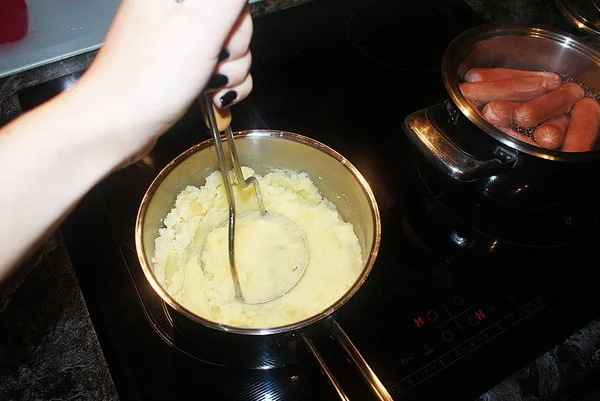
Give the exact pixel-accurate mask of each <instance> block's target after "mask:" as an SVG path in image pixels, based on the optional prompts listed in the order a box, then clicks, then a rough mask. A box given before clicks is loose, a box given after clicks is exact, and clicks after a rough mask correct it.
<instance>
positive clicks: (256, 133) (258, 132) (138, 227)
mask: <svg viewBox="0 0 600 401" xmlns="http://www.w3.org/2000/svg"><path fill="white" fill-rule="evenodd" d="M234 135H235V137H236V138H244V137H275V138H281V139H283V140H290V141H294V142H299V143H302V144H304V145H307V146H310V147H312V148H315V149H317V150H320V151H321V152H323V153H325V154H327V155H329V156H330V157H332V158H334V159H335V160H337V161H338V162H339V163H341V164H342V165H344V167H346V168H347V169H348V170H349V171H350V173H352V175H353V176H354V178H355V179H356V180H357V181H358V183H359V184H360V186H361V188H362V190H363V192H364V194H365V195H366V197H367V200H368V202H369V205H370V207H371V214H372V216H373V220H374V223H375V227H374V230H373V233H374V238H373V246H372V250H371V252H370V253H369V257H368V259H367V261H366V264H365V267H364V268H363V270H362V272H361V274H360V276H359V277H358V279H357V280H356V281H355V282H354V284H353V285H352V287H350V289H349V290H348V291H346V293H344V295H343V296H342V297H341V298H339V299H338V300H337V301H336V302H335V303H334V304H332V305H330V306H329V307H328V308H326V309H325V310H323V311H321V312H319V313H317V314H315V315H313V316H311V317H309V318H307V319H304V320H301V321H299V322H296V323H291V324H287V325H284V326H277V327H270V328H243V327H236V326H230V325H226V324H221V323H217V322H214V321H212V320H209V319H206V318H204V317H201V316H198V315H196V314H195V313H193V312H192V311H190V310H189V309H187V308H185V307H184V306H183V305H181V304H180V303H179V302H177V301H176V300H175V299H174V298H173V297H172V296H171V295H170V294H169V293H168V292H167V291H166V290H165V289H164V288H163V287H162V286H161V285H160V283H159V282H158V280H157V278H156V276H155V275H154V271H153V268H152V264H151V262H150V260H149V259H148V258H146V257H145V256H144V255H145V254H146V252H144V251H145V248H144V244H143V241H142V222H143V220H144V217H145V215H146V211H147V208H148V204H149V202H150V199H152V197H153V195H154V193H155V192H156V190H157V189H158V187H159V185H160V184H161V183H162V181H163V180H164V178H165V177H166V176H167V175H168V174H169V173H170V172H171V171H172V170H173V169H174V168H175V167H177V166H178V165H179V164H180V163H181V162H183V161H184V160H186V159H187V158H188V157H190V156H191V155H193V154H194V153H196V152H199V151H202V150H204V149H207V148H210V147H211V146H213V139H212V138H211V139H207V140H205V141H203V142H201V143H198V144H196V145H194V146H192V147H191V148H189V149H187V150H185V151H184V152H183V153H181V154H180V155H178V156H177V157H175V159H173V160H172V161H171V162H169V163H168V164H167V165H166V166H165V167H164V168H163V169H162V170H161V171H160V172H159V174H158V175H157V176H156V177H155V178H154V180H153V181H152V183H151V184H150V186H149V187H148V189H147V190H146V193H145V194H144V196H143V198H142V201H141V203H140V207H139V209H138V213H137V217H136V223H135V246H136V253H137V256H138V261H139V263H140V265H141V267H142V270H143V272H144V276H145V277H146V280H147V281H148V282H149V283H150V285H151V286H152V288H153V289H154V291H155V292H156V293H157V294H158V295H159V296H160V298H161V299H162V300H163V301H164V302H166V303H167V304H168V305H169V306H171V307H172V308H173V309H174V310H176V311H177V312H179V313H181V314H183V315H184V316H186V317H187V318H189V319H191V320H193V321H195V322H197V323H200V324H202V325H204V326H207V327H210V328H213V329H216V330H219V331H224V332H229V333H235V334H249V335H269V334H279V333H284V332H289V331H294V330H298V329H301V328H303V327H306V326H308V325H310V324H312V323H315V322H317V321H319V320H321V319H324V318H326V317H328V316H330V315H331V314H332V313H333V312H334V311H336V310H337V309H339V308H340V307H341V306H342V305H343V304H345V303H346V302H347V301H348V300H349V299H350V298H352V296H354V294H355V293H356V292H357V291H358V289H359V288H360V287H361V286H362V285H363V283H364V282H365V281H366V279H367V277H368V276H369V274H370V272H371V270H372V269H373V265H374V264H375V260H376V259H377V254H378V253H379V247H380V244H381V217H380V213H379V207H378V204H377V201H376V199H375V195H374V194H373V191H372V189H371V187H370V186H369V184H368V182H367V180H366V179H365V178H364V176H363V175H362V174H361V173H360V172H359V171H358V169H357V168H356V167H355V166H354V165H353V164H352V163H350V161H348V159H346V158H345V157H344V156H342V155H341V154H340V153H338V152H337V151H335V150H334V149H332V148H330V147H329V146H327V145H325V144H323V143H321V142H319V141H316V140H314V139H312V138H309V137H306V136H303V135H300V134H296V133H292V132H287V131H281V130H269V129H252V130H242V131H236V132H234ZM222 141H225V139H224V138H222Z"/></svg>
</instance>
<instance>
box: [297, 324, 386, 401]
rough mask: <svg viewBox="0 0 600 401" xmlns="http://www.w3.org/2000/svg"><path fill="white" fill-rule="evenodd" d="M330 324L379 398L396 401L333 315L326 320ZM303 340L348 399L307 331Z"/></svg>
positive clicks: (338, 389)
mask: <svg viewBox="0 0 600 401" xmlns="http://www.w3.org/2000/svg"><path fill="white" fill-rule="evenodd" d="M326 322H327V323H328V324H329V325H330V331H331V336H332V337H333V338H334V339H335V340H336V341H337V342H338V344H339V345H340V346H341V348H342V349H343V350H344V352H345V353H346V355H347V356H348V357H349V359H350V360H351V361H352V363H354V365H355V367H356V368H357V369H358V371H359V372H360V374H361V375H362V377H363V378H364V379H365V381H366V382H367V384H368V385H369V387H370V388H371V390H372V392H373V394H374V395H375V397H376V399H377V400H380V401H394V400H393V398H392V396H391V395H390V393H389V392H388V391H387V389H386V388H385V386H384V385H383V384H382V383H381V381H380V380H379V378H378V377H377V375H376V374H375V372H374V371H373V369H371V367H370V366H369V364H368V363H367V361H366V360H365V358H364V357H363V356H362V354H361V353H360V351H359V350H358V348H356V346H355V345H354V343H353V342H352V340H350V337H348V335H347V334H346V332H345V331H344V329H343V328H342V326H341V325H340V324H339V323H338V321H337V320H335V319H334V318H333V317H330V318H328V319H327V320H326ZM300 336H301V338H302V340H303V341H304V343H305V344H306V347H307V349H308V351H309V352H310V354H311V355H312V356H313V357H314V358H315V360H316V361H317V363H318V364H319V366H320V368H321V370H322V371H323V373H324V374H325V376H327V379H328V380H329V382H330V383H331V384H332V386H333V387H334V388H335V390H336V392H337V393H338V395H339V397H340V399H341V400H344V401H348V400H349V399H350V398H348V395H347V394H346V393H344V390H343V389H342V387H341V386H340V383H339V382H338V380H337V379H336V378H335V376H334V375H333V372H332V371H331V369H330V368H329V367H328V366H327V364H326V363H325V361H324V359H323V357H322V356H321V354H320V353H319V351H318V350H317V348H316V347H315V345H314V343H313V342H312V340H311V339H310V337H309V336H308V335H307V334H306V333H301V334H300Z"/></svg>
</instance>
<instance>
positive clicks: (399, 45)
mask: <svg viewBox="0 0 600 401" xmlns="http://www.w3.org/2000/svg"><path fill="white" fill-rule="evenodd" d="M482 22H483V21H482V20H480V19H479V17H478V16H477V15H475V14H474V13H473V11H472V10H471V9H470V8H468V7H466V6H465V5H463V4H462V3H460V2H458V1H438V0H423V1H418V0H415V1H402V2H400V1H391V0H375V1H365V0H331V1H324V0H315V1H313V2H309V3H306V4H304V5H300V6H297V7H293V8H290V9H287V10H284V11H281V12H278V13H275V14H270V15H267V16H263V17H260V18H257V19H255V35H254V38H253V44H252V51H253V58H254V63H253V67H252V73H253V76H254V80H255V89H254V90H253V92H252V94H251V95H250V97H249V98H248V99H246V100H244V101H243V102H241V103H240V104H239V105H236V106H234V107H233V108H232V113H233V124H232V125H233V128H234V130H243V129H258V128H265V129H275V130H284V131H291V132H295V133H299V134H302V135H306V136H308V137H311V138H314V139H316V140H318V141H321V142H323V143H324V144H326V145H328V146H330V147H332V148H334V149H336V150H337V151H338V152H340V153H341V154H342V155H344V156H345V157H346V158H347V159H348V160H349V161H350V162H351V163H353V164H354V165H355V166H356V167H357V168H358V169H359V170H360V171H361V172H362V174H363V175H364V176H365V177H366V179H367V180H368V182H369V184H370V185H371V187H372V189H373V191H374V193H375V196H376V198H377V201H378V205H379V207H380V210H381V219H382V242H381V248H380V252H379V256H378V258H377V261H376V263H375V266H374V268H373V270H372V273H371V274H370V276H369V278H368V280H367V281H366V282H365V283H364V285H363V286H362V287H361V288H360V290H359V291H358V292H357V293H356V294H355V296H354V297H353V298H352V299H350V301H349V302H348V303H347V304H345V305H344V306H343V307H342V308H340V309H339V310H338V311H337V312H336V313H335V314H334V317H335V319H336V320H337V322H339V324H340V325H341V326H342V327H343V329H344V330H345V331H346V333H347V334H348V336H349V338H350V339H351V341H352V342H354V344H355V345H356V346H357V348H358V349H359V351H360V352H361V354H362V356H363V357H364V358H365V360H366V361H367V363H368V364H369V365H370V367H371V368H372V369H373V372H374V373H375V374H376V375H377V377H378V378H379V380H380V381H381V383H382V384H383V386H384V387H385V389H386V392H387V393H388V394H389V395H390V396H391V397H393V399H395V400H432V399H461V400H469V399H474V398H476V397H477V396H479V395H480V394H482V393H483V392H485V391H486V390H488V389H490V388H491V387H493V386H494V385H496V384H498V383H499V382H501V381H502V380H504V379H505V378H507V377H508V376H509V375H510V374H512V373H514V372H515V371H517V370H518V369H520V368H521V367H522V366H524V365H525V364H527V363H528V362H529V361H531V360H533V359H534V358H536V357H537V356H539V355H541V354H543V353H544V352H545V351H547V350H548V349H549V348H551V347H552V346H553V345H555V344H558V343H560V342H562V341H563V340H564V339H565V338H566V337H568V336H569V335H571V334H573V333H574V332H576V331H577V330H578V329H580V328H581V327H583V326H584V325H585V324H586V323H588V322H589V321H590V320H592V319H593V318H596V317H597V316H598V315H599V314H600V296H598V295H597V294H596V291H594V288H593V280H591V279H590V278H589V275H590V274H592V273H593V272H591V271H590V270H591V269H590V268H589V261H588V260H590V259H589V258H590V256H593V255H594V253H595V252H594V250H595V249H596V248H597V246H598V245H599V244H600V237H599V236H598V235H597V234H596V229H595V223H593V219H595V213H591V214H590V216H589V219H587V220H589V221H587V224H581V225H580V227H581V228H580V230H581V231H575V232H573V233H571V235H570V236H568V238H567V239H565V240H564V241H563V240H562V239H561V237H558V238H552V240H551V241H548V242H544V243H542V245H545V246H538V245H540V241H542V239H543V238H548V236H547V235H546V236H544V235H545V234H544V235H541V234H540V235H541V237H540V238H542V239H537V240H535V239H534V240H532V238H531V236H535V235H538V234H539V233H547V232H549V231H548V230H549V229H550V228H551V229H554V230H556V228H555V221H556V214H557V213H562V212H563V211H565V210H567V211H570V210H572V208H571V207H570V206H568V205H567V206H565V207H558V208H554V209H549V210H548V211H547V212H537V214H536V215H535V219H533V218H532V220H531V221H532V224H531V225H529V226H528V229H527V230H528V231H527V232H526V235H525V234H523V232H522V229H520V228H519V227H522V226H523V223H522V222H520V224H515V223H514V220H515V218H516V216H517V217H518V216H523V214H522V213H523V212H522V211H518V212H517V211H515V210H511V209H510V208H504V207H498V206H494V205H491V206H490V201H489V200H486V199H484V198H481V196H480V195H479V194H477V193H473V192H469V191H468V190H463V189H461V190H456V187H454V186H452V185H448V183H447V182H446V183H444V184H443V185H440V186H435V187H433V186H432V185H431V183H432V182H437V180H439V177H438V176H436V174H435V172H432V171H431V166H428V165H427V164H426V163H424V162H423V159H422V158H421V157H420V155H419V154H418V153H417V152H416V151H415V150H414V147H413V146H412V145H411V144H410V142H409V141H408V139H407V138H405V135H404V133H403V131H402V123H403V120H404V119H405V118H406V116H407V115H409V114H410V113H412V112H414V111H416V110H420V109H422V108H426V107H429V106H431V105H432V104H434V103H435V102H437V101H439V100H441V99H444V98H445V97H446V92H445V88H444V85H443V83H442V80H441V72H440V70H439V65H440V62H441V58H442V53H443V51H444V48H445V46H446V45H447V44H448V43H449V42H450V41H451V40H452V39H453V38H454V37H455V36H456V35H458V34H459V33H460V32H462V31H464V30H465V29H468V28H469V27H471V26H474V25H477V24H480V23H482ZM432 29H433V31H434V32H435V34H434V35H431V34H430V30H432ZM77 76H78V75H73V76H67V77H64V78H63V79H61V80H57V81H55V82H50V83H46V84H43V85H41V86H39V87H35V88H30V89H28V90H25V91H23V92H21V93H20V94H19V98H20V100H21V104H22V105H23V108H24V109H28V108H31V107H33V106H35V105H36V104H39V103H40V102H41V101H43V100H45V99H46V98H48V97H50V96H52V95H53V94H55V93H57V92H58V91H60V90H62V89H64V85H65V83H66V82H71V81H72V80H73V79H76V78H77ZM206 131H207V130H206V128H205V127H204V125H203V122H202V118H201V115H200V111H199V109H197V108H196V107H195V106H193V107H192V108H190V110H189V111H188V112H187V113H186V114H185V116H184V117H183V118H182V120H181V121H179V122H178V123H177V124H176V125H175V126H174V127H173V128H172V129H171V130H170V131H169V132H168V133H167V134H165V135H164V136H163V137H161V138H160V140H159V141H158V143H157V145H156V147H155V149H154V150H152V152H151V153H150V154H149V155H148V156H147V157H145V158H144V159H143V160H141V161H140V162H138V163H136V164H135V165H132V166H130V167H127V168H125V169H122V170H120V171H117V172H115V173H113V174H112V175H110V176H109V177H107V178H106V179H105V180H104V181H103V182H101V183H100V184H98V185H97V186H96V187H95V188H94V189H93V190H92V191H90V193H89V194H87V196H86V197H85V198H84V199H83V200H82V201H81V203H80V204H79V205H78V206H77V208H76V209H75V210H74V211H73V213H72V214H71V215H70V216H69V218H68V219H67V220H66V221H65V223H64V224H63V225H62V227H61V231H62V233H63V235H64V237H65V240H66V243H67V247H68V250H69V254H70V257H71V260H72V263H73V266H74V269H75V271H76V274H77V278H78V280H79V283H80V285H81V288H82V292H83V295H84V298H85V300H86V303H87V306H88V309H89V311H90V314H91V318H92V321H93V323H94V327H95V329H96V331H97V333H98V338H99V340H100V344H101V346H102V350H103V352H104V355H105V357H106V360H107V362H108V365H109V369H110V372H111V374H112V377H113V380H114V382H115V385H116V388H117V390H118V392H119V395H120V396H121V398H122V399H123V400H150V399H157V400H158V399H160V400H169V399H189V398H190V397H196V398H200V399H210V400H337V399H340V396H339V393H338V392H336V390H335V389H334V387H333V386H332V385H331V384H330V383H329V381H328V380H327V378H326V376H325V375H324V374H323V373H322V372H321V370H320V368H319V365H318V364H317V363H316V362H315V361H314V360H313V359H311V358H310V357H307V358H301V359H300V360H299V362H298V363H296V364H292V365H290V366H285V367H281V368H273V369H269V370H253V369H239V368H235V367H231V366H227V365H226V364H224V363H223V362H222V361H220V360H218V358H217V359H215V358H213V357H211V356H209V355H208V354H206V353H205V352H203V351H202V350H201V347H198V346H197V343H196V342H194V341H190V339H189V338H188V337H187V336H186V335H184V333H181V332H180V331H179V330H178V329H177V328H175V327H174V326H173V324H172V322H171V320H170V318H169V316H168V314H167V313H166V312H165V305H164V304H163V302H162V301H161V299H160V298H159V297H158V296H157V295H156V294H155V293H154V292H153V290H152V289H151V287H150V286H149V284H148V283H147V282H146V280H145V278H144V275H143V272H142V270H141V268H140V265H139V263H138V261H137V256H136V252H135V244H134V226H135V219H136V214H137V210H138V207H139V204H140V201H141V199H142V197H143V195H144V193H145V191H146V189H147V188H148V186H149V185H150V183H151V181H152V180H153V179H154V177H155V176H156V175H157V174H158V172H159V171H160V170H161V169H162V168H163V167H164V166H165V165H166V164H167V163H168V162H169V161H171V160H172V159H173V158H175V157H176V156H177V155H178V154H180V153H181V152H183V151H184V150H186V149H188V148H189V147H191V146H192V145H194V144H196V143H198V142H200V141H203V140H205V139H207V138H208V134H207V132H206ZM448 188H450V189H448ZM571 195H572V196H576V194H571ZM569 202H572V203H573V202H576V200H573V199H571V200H569ZM544 213H547V214H544ZM481 216H485V218H482V217H481ZM546 216H547V218H546ZM579 218H580V219H581V217H579ZM583 219H585V216H584V217H583ZM553 224H554V225H553ZM577 227H579V226H575V228H574V230H577V229H578V228H577ZM314 330H315V332H314V333H313V334H312V338H313V339H314V342H315V345H316V346H317V348H318V349H319V350H321V351H322V353H323V357H324V359H325V361H326V364H327V365H328V366H329V367H330V368H331V370H332V372H333V373H334V375H335V377H336V379H337V380H338V382H339V385H340V387H341V388H342V389H343V392H344V393H346V395H347V396H348V397H349V398H350V399H351V400H365V401H368V400H371V399H373V400H375V399H377V398H376V397H375V395H374V394H373V393H372V392H371V391H370V389H369V386H368V384H367V383H366V381H365V380H363V378H362V376H361V375H360V373H359V371H358V370H357V369H356V368H355V367H354V365H353V364H352V363H351V362H349V358H348V357H347V355H346V354H345V353H344V352H343V351H342V349H341V348H340V346H339V345H338V344H337V343H336V342H335V341H333V340H332V338H331V337H330V336H329V335H328V330H329V328H328V327H327V326H326V325H322V326H318V327H316V328H314ZM195 340H196V341H198V342H200V343H201V341H202V340H201V339H195Z"/></svg>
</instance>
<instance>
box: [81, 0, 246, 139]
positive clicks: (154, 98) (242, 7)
mask: <svg viewBox="0 0 600 401" xmlns="http://www.w3.org/2000/svg"><path fill="white" fill-rule="evenodd" d="M251 36H252V19H251V17H250V13H249V9H248V6H247V4H246V0H183V1H182V2H180V3H178V2H176V1H175V0H155V1H151V2H148V1H147V0H123V1H122V3H121V6H120V8H119V10H118V12H117V15H116V17H115V20H114V21H113V25H112V26H111V28H110V30H109V32H108V34H107V36H106V41H105V43H104V45H103V46H102V48H101V49H100V51H99V52H98V55H97V56H96V59H95V60H94V62H93V63H92V65H91V66H90V68H89V69H88V71H86V73H85V74H84V75H83V76H82V77H81V78H80V82H78V84H77V85H76V88H74V89H75V90H79V91H82V92H85V93H87V96H88V97H89V96H93V97H94V99H95V102H96V104H98V105H99V106H100V107H102V108H106V115H107V118H109V119H111V120H112V121H111V122H112V123H113V125H117V124H122V125H125V126H129V127H130V128H131V130H132V136H133V137H136V136H137V140H139V141H140V142H139V143H138V145H137V148H138V149H137V150H139V149H141V148H142V147H143V146H144V145H145V144H147V143H148V142H149V141H151V140H153V139H155V137H156V136H157V135H160V134H162V133H163V132H164V131H165V130H166V129H168V128H169V127H170V126H171V125H172V124H173V123H175V122H176V121H177V120H178V119H179V118H180V117H181V115H182V114H183V113H184V112H185V111H186V109H187V108H188V107H189V105H190V104H191V103H192V102H193V101H194V100H195V99H196V98H197V97H198V96H199V95H200V93H201V91H202V90H203V89H204V88H205V86H206V85H207V83H209V79H210V78H211V76H213V74H214V73H217V74H220V75H221V77H219V76H216V78H213V79H212V80H211V81H210V84H211V85H213V86H214V85H215V84H218V83H219V82H218V81H219V80H220V81H221V82H220V84H221V85H222V84H223V83H224V81H225V80H224V78H223V77H222V76H225V77H227V78H226V81H227V83H226V84H225V86H223V87H221V88H220V89H219V90H217V91H216V92H215V93H214V101H215V104H216V106H217V107H227V106H230V105H232V104H234V103H236V102H239V101H240V100H242V99H243V98H245V97H246V96H247V95H248V94H249V93H250V91H251V89H252V78H251V76H250V74H249V69H250V64H251V54H250V51H249V45H250V40H251ZM223 49H226V51H227V52H228V57H227V58H225V59H224V60H219V55H223V54H224V53H225V52H223ZM219 61H220V62H219ZM90 93H92V95H90ZM134 139H135V138H132V140H134Z"/></svg>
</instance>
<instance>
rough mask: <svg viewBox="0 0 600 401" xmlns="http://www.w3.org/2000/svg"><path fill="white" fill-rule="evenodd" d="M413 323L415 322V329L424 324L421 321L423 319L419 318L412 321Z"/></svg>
mask: <svg viewBox="0 0 600 401" xmlns="http://www.w3.org/2000/svg"><path fill="white" fill-rule="evenodd" d="M413 321H414V322H415V324H416V325H417V327H421V326H423V325H424V324H425V322H424V321H423V318H422V317H421V316H417V317H416V318H415V319H413Z"/></svg>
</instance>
